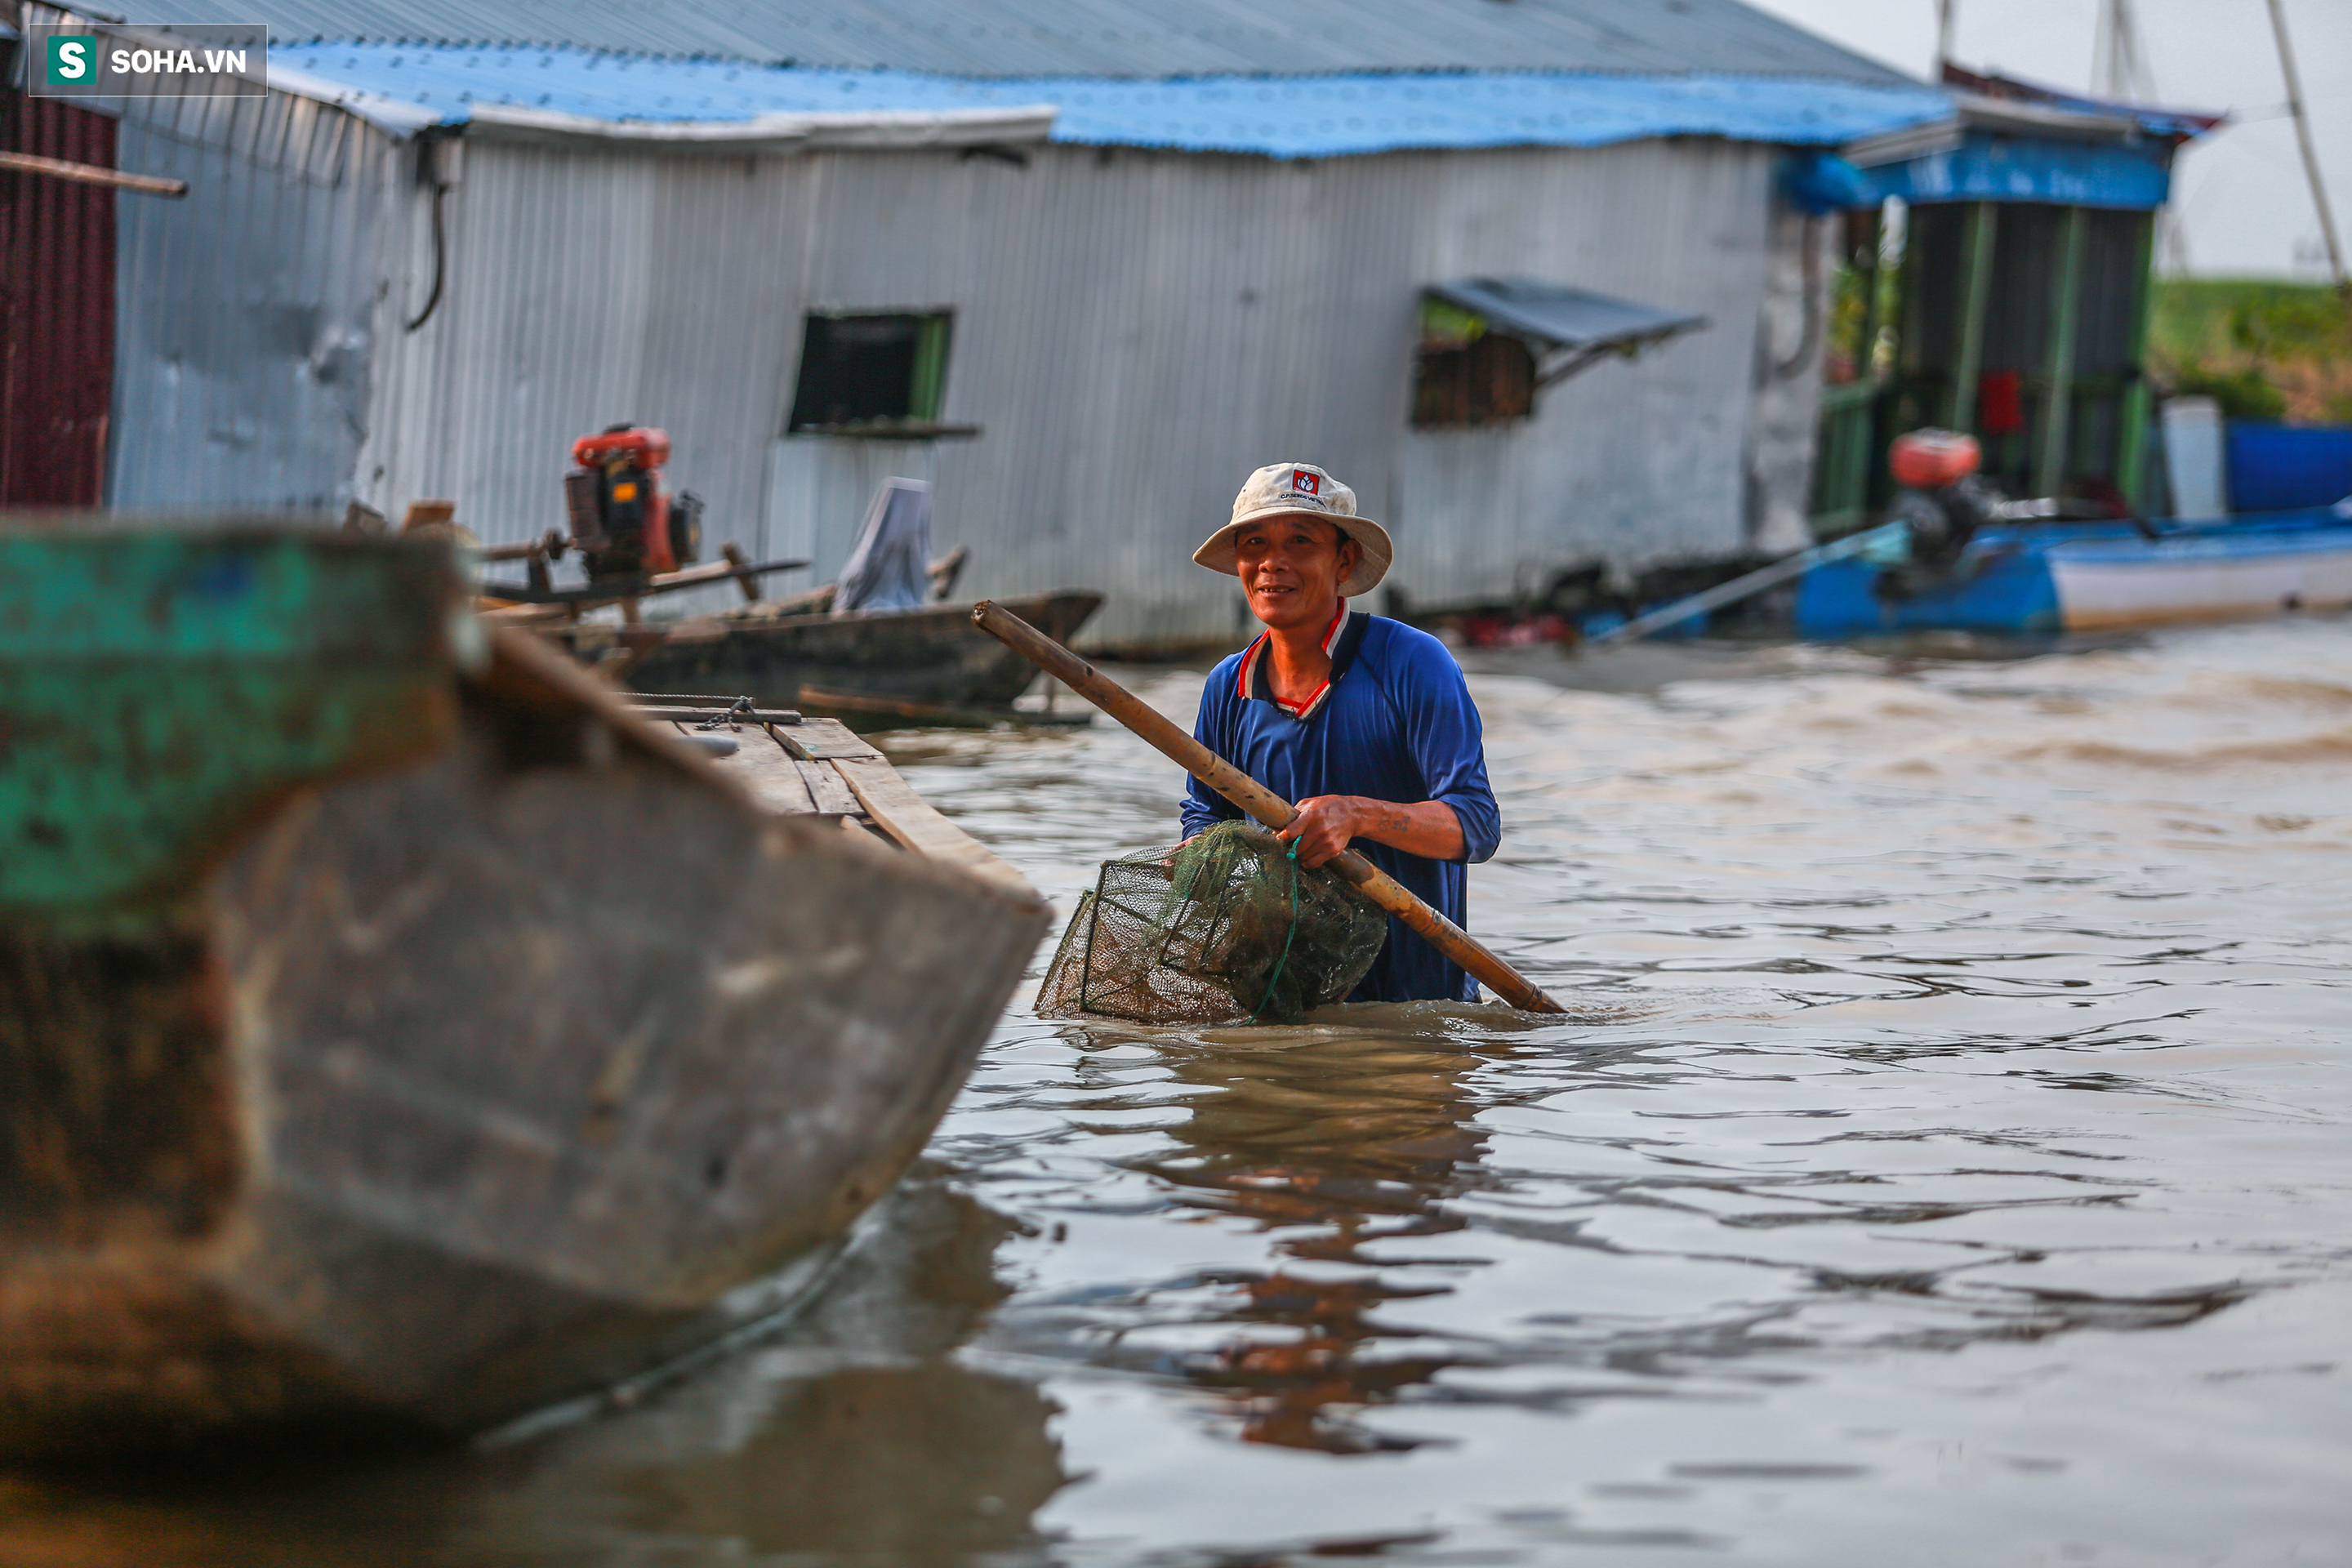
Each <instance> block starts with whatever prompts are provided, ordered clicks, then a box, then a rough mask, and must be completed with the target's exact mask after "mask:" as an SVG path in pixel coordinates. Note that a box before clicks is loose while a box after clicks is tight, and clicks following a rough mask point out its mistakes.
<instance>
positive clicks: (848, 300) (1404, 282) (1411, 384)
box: [0, 0, 1951, 647]
mask: <svg viewBox="0 0 2352 1568" xmlns="http://www.w3.org/2000/svg"><path fill="white" fill-rule="evenodd" d="M24 9H25V16H26V20H27V21H28V22H29V21H37V20H43V19H47V20H73V19H75V18H74V17H73V15H72V14H71V13H68V12H64V11H58V10H55V9H52V8H50V7H47V6H45V5H38V4H31V3H28V4H26V6H25V8H24ZM215 12H217V13H218V15H217V16H215V15H214V13H215ZM173 15H174V16H175V17H177V18H179V19H180V20H181V21H207V20H217V21H224V22H226V21H239V22H249V21H253V20H257V19H258V20H264V21H267V22H268V23H269V25H270V26H271V28H272V39H273V43H272V47H271V49H270V53H269V66H268V91H267V93H266V95H264V96H260V97H244V98H233V99H232V98H181V99H165V98H151V99H124V100H117V101H112V102H100V103H94V104H83V105H79V106H61V105H59V104H58V103H56V102H54V101H51V100H44V99H40V98H38V97H26V96H25V95H24V93H23V91H21V90H18V89H11V96H10V98H9V100H8V118H9V132H8V134H9V135H10V136H12V137H13V138H15V140H12V141H11V142H9V143H8V144H9V145H12V146H16V147H18V148H19V149H20V150H23V151H30V152H41V151H43V150H44V148H45V147H49V146H64V145H66V144H67V143H68V142H71V145H72V146H73V147H74V148H76V149H79V151H78V152H75V153H58V154H57V155H59V156H71V157H79V158H80V159H83V160H86V161H96V162H107V163H113V164H114V165H116V166H118V167H120V168H121V169H123V170H127V171H135V172H138V173H140V174H149V175H156V176H163V177H167V178H175V179H181V180H184V181H185V182H186V183H187V185H188V192H187V195H185V196H184V198H181V199H176V200H174V199H166V198H159V197H154V196H150V195H139V194H134V193H128V192H121V193H118V192H112V191H98V192H96V194H91V192H90V190H89V188H84V187H76V188H75V194H70V195H68V196H67V197H63V198H59V197H57V196H56V195H55V193H47V194H43V195H38V196H35V195H27V194H26V193H27V192H29V191H31V189H32V187H33V185H34V184H36V183H37V181H38V180H39V178H40V177H39V176H35V175H27V174H0V187H5V190H0V224H4V225H5V226H6V232H5V234H0V245H5V247H7V253H8V254H9V255H10V257H11V258H12V261H11V266H12V268H15V267H16V266H17V265H19V264H18V262H16V260H15V259H13V258H19V257H27V258H32V261H31V263H30V265H34V266H36V267H37V268H47V270H46V272H45V274H44V276H45V277H47V279H48V280H49V281H48V282H47V283H46V284H45V285H44V287H46V288H48V289H50V290H51V292H52V293H53V294H58V295H59V296H60V297H61V298H63V299H65V300H66V301H67V304H68V307H70V309H71V310H72V312H73V313H74V314H75V316H76V319H78V320H80V321H84V322H86V323H88V330H86V331H84V332H83V333H82V334H81V336H80V337H79V339H78V340H77V341H76V342H75V343H73V344H72V345H70V346H69V347H68V348H67V349H61V350H60V351H59V352H60V353H65V354H67V355H68V358H69V359H70V364H71V369H72V372H73V374H72V376H71V377H69V378H67V380H69V381H70V383H71V384H72V385H73V386H75V387H77V388H79V391H78V392H77V393H76V394H75V396H76V397H77V398H79V400H80V401H79V405H75V406H71V407H68V406H67V405H66V404H65V403H63V402H60V401H58V398H57V397H54V396H50V397H48V400H47V402H46V403H44V404H43V405H42V407H43V409H44V410H45V412H44V414H43V417H47V418H48V419H49V420H50V422H51V423H52V424H56V425H59V426H60V427H65V426H70V429H71V430H72V431H73V432H74V433H75V434H74V435H73V437H72V439H73V440H74V441H75V442H77V443H79V445H78V446H77V447H75V452H76V453H77V454H78V456H77V457H76V458H75V459H74V461H73V462H71V463H67V464H63V465H60V464H58V463H50V464H48V465H47V467H43V466H42V465H40V464H34V465H32V466H31V467H29V468H28V467H26V465H24V464H22V463H18V464H16V466H15V467H10V466H8V464H9V461H10V460H9V459H7V458H5V446H0V501H5V502H13V503H16V504H23V503H26V502H34V501H49V502H62V503H68V504H82V505H88V504H96V503H100V502H103V503H105V504H108V505H111V506H114V507H118V508H138V509H150V508H164V509H174V510H182V509H188V508H204V509H227V508H235V509H258V510H282V509H305V510H325V511H328V512H340V511H341V510H342V509H343V508H344V507H345V506H347V505H348V504H350V503H352V502H357V503H360V504H362V505H366V506H369V507H373V508H374V509H376V510H380V511H383V512H386V513H388V514H391V515H394V516H397V515H399V513H400V512H401V510H402V509H403V508H404V506H405V505H406V504H407V503H408V502H410V501H411V500H416V499H419V498H427V497H432V498H448V499H451V500H455V501H456V503H457V515H458V517H459V519H460V521H464V522H465V523H467V525H468V526H470V527H472V528H473V529H474V530H475V531H477V532H478V533H479V534H481V535H482V536H483V537H484V538H485V539H486V540H488V541H489V542H510V541H519V540H523V539H528V538H531V537H535V536H536V535H538V534H539V533H541V531H544V530H546V529H548V528H550V527H551V526H556V525H558V524H560V523H561V522H562V516H563V513H562V488H561V476H562V470H563V469H564V468H565V467H566V466H567V464H568V452H569V447H570V444H571V442H572V439H573V438H574V437H577V436H580V435H582V434H584V433H588V432H591V431H594V430H597V429H599V428H602V427H603V426H607V425H611V424H614V423H616V422H620V421H630V422H643V423H647V424H653V425H658V426H663V427H664V428H666V429H667V430H668V431H669V432H670V434H671V436H672V437H673V440H674V446H675V456H674V458H673V459H672V462H671V466H670V469H669V472H670V474H671V476H672V478H673V479H674V481H675V482H676V483H677V485H679V486H681V487H683V488H686V489H692V490H694V491H695V492H697V493H698V495H699V496H701V498H702V499H703V500H704V501H705V503H706V510H705V513H704V526H705V533H706V538H707V539H709V540H710V541H711V542H714V543H715V542H717V541H721V540H725V541H732V542H737V543H740V545H741V546H742V547H743V548H744V549H745V550H746V551H748V552H751V553H753V554H755V555H758V556H761V557H762V558H775V557H781V556H789V555H808V556H811V557H813V558H814V563H815V565H814V571H815V574H816V577H817V578H821V577H822V576H824V574H830V573H831V572H832V571H833V570H834V569H835V568H836V567H837V566H838V565H839V564H840V563H841V561H842V558H843V557H844V555H845V552H846V551H847V549H848V547H849V545H850V542H851V536H852V533H853V531H854V529H855V526H856V522H857V521H858V519H859V517H860V515H861V514H862V511H863V509H864V507H865V504H866V500H867V499H868V498H869V497H870V496H871V495H872V494H873V492H874V490H875V489H876V487H877V485H878V484H879V483H880V481H881V480H883V479H886V478H887V477H890V476H894V475H904V476H908V477H911V478H916V479H925V480H928V481H930V482H931V483H932V484H933V485H935V487H936V495H937V515H936V524H935V527H936V535H937V538H938V540H939V542H940V544H941V545H942V546H945V545H950V544H958V543H961V544H964V545H966V546H968V547H969V548H970V551H971V567H970V569H969V572H968V574H967V575H966V576H965V579H964V585H965V587H966V588H967V589H970V590H972V591H975V592H977V593H979V594H982V595H1010V594H1014V593H1020V592H1024V591H1029V590H1044V589H1050V588H1055V587H1060V586H1065V585H1078V586H1087V587H1094V588H1099V589H1101V590H1103V591H1105V592H1106V593H1107V594H1108V595H1109V599H1108V604H1107V605H1106V606H1105V608H1104V610H1103V612H1102V613H1101V614H1100V616H1097V619H1096V621H1095V622H1094V623H1093V626H1092V627H1091V628H1090V629H1091V634H1092V636H1093V637H1096V638H1097V639H1098V641H1099V642H1100V643H1102V644H1104V645H1108V646H1117V647H1173V646H1177V645H1183V644H1199V643H1203V642H1214V641H1218V640H1222V639H1227V638H1230V637H1232V636H1233V635H1234V632H1235V630H1236V629H1237V621H1238V616H1239V614H1240V606H1239V604H1238V600H1237V596H1236V595H1234V594H1233V593H1232V591H1231V589H1230V587H1229V586H1225V585H1221V584H1220V583H1219V582H1218V580H1216V579H1214V578H1213V577H1211V576H1210V575H1209V574H1204V573H1201V572H1199V571H1198V570H1197V569H1195V568H1193V567H1192V566H1191V565H1190V563H1189V560H1188V558H1189V555H1190V552H1191V551H1192V547H1193V546H1194V545H1195V544H1196V543H1197V542H1199V540H1200V538H1201V537H1202V534H1203V533H1205V532H1206V531H1207V530H1208V529H1209V528H1210V527H1211V526H1213V524H1214V523H1216V522H1217V521H1221V520H1222V519H1223V516H1224V515H1225V513H1226V510H1227V508H1228V507H1229V505H1230V502H1231V497H1232V494H1233V491H1234V489H1235V487H1236V486H1237V485H1238V483H1239V481H1240V479H1242V477H1243V476H1244V475H1246V474H1247V473H1248V472H1249V471H1250V470H1251V469H1252V468H1255V467H1257V466H1259V465H1260V464H1262V463H1265V462H1268V461H1274V460H1278V459H1280V458H1286V457H1295V458H1305V459H1310V460H1313V461H1316V462H1318V463H1321V464H1324V465H1326V466H1328V468H1331V469H1332V470H1334V471H1335V472H1337V473H1339V475H1341V476H1342V477H1343V478H1345V479H1348V480H1349V482H1350V483H1351V484H1353V485H1354V486H1356V488H1357V489H1358V490H1359V492H1360V496H1361V500H1362V505H1363V508H1364V510H1366V511H1367V512H1368V513H1369V514H1370V515H1373V516H1376V517H1379V518H1381V519H1382V520H1383V521H1386V522H1387V523H1389V525H1390V526H1391V529H1392V530H1393V531H1394V533H1395V535H1396V539H1397V543H1398V548H1399V558H1398V563H1397V566H1396V569H1395V572H1394V574H1393V575H1392V578H1391V584H1392V586H1393V587H1394V588H1395V590H1396V591H1397V593H1398V594H1399V595H1402V596H1404V597H1406V598H1408V599H1409V600H1410V601H1411V602H1412V604H1414V605H1424V606H1426V605H1461V604H1472V603H1480V602H1486V603H1492V602H1495V601H1497V600H1507V599H1511V598H1514V597H1525V596H1527V595H1532V594H1535V593H1538V592H1540V591H1541V590H1542V588H1543V587H1544V585H1545V584H1546V583H1547V582H1549V580H1551V579H1552V578H1553V577H1555V576H1556V575H1558V574H1560V573H1562V572H1564V571H1568V570H1571V569H1575V568H1580V567H1582V568H1591V567H1594V566H1599V567H1601V568H1604V569H1606V570H1608V571H1610V572H1612V573H1616V574H1631V573H1634V572H1639V571H1641V570H1643V569H1645V568H1648V567H1651V566H1654V565H1657V564H1659V563H1672V562H1678V561H1691V560H1708V559H1724V558H1732V557H1740V556H1745V555H1748V554H1750V553H1752V552H1756V551H1759V550H1768V549H1778V548H1785V547H1789V546H1791V545H1794V544H1798V543H1801V542H1803V539H1804V531H1805V525H1806V520H1807V516H1808V513H1809V511H1810V510H1813V507H1812V501H1813V467H1814V465H1813V452H1814V443H1815V439H1816V428H1817V423H1818V416H1819V409H1818V397H1819V394H1820V389H1821V380H1822V357H1823V356H1822V344H1823V340H1824V336H1825V333H1824V331H1823V320H1822V318H1823V313H1824V310H1825V297H1826V288H1827V285H1826V282H1825V268H1824V266H1823V261H1824V258H1825V256H1826V254H1827V251H1828V248H1829V247H1830V245H1831V243H1832V239H1831V234H1832V228H1833V226H1834V225H1833V224H1832V222H1830V221H1827V220H1822V219H1817V218H1815V217H1813V216H1808V215H1807V213H1806V212H1805V211H1804V210H1802V208H1801V206H1800V205H1796V204H1794V203H1792V201H1791V199H1790V195H1789V189H1790V175H1791V171H1792V169H1794V168H1796V167H1798V166H1800V165H1801V164H1803V163H1805V161H1806V160H1808V159H1810V158H1811V157H1812V156H1814V155H1815V154H1816V153H1820V152H1822V150H1827V149H1834V148H1838V147H1843V146H1846V145H1848V144H1851V143H1853V142H1867V141H1868V140H1870V139H1873V138H1884V137H1885V136H1887V135H1888V134H1890V133H1894V132H1904V131H1906V130H1914V129H1916V128H1920V127H1927V126H1934V125H1937V124H1944V123H1948V121H1950V119H1951V106H1950V102H1949V100H1948V98H1947V96H1946V95H1945V94H1944V93H1943V92H1942V91H1940V90H1937V89H1929V88H1927V87H1926V86H1925V85H1923V84H1920V83H1916V82H1912V81H1909V80H1907V79H1904V78H1902V77H1901V76H1899V75H1897V74H1896V73H1894V72H1892V71H1889V70H1887V69H1886V68H1883V67H1880V66H1878V65H1876V64H1874V63H1873V62H1870V61H1867V60H1864V59H1862V58H1858V57H1855V56H1853V55H1851V54H1848V53H1846V52H1844V51H1843V50H1841V49H1839V48H1837V47H1833V46H1832V45H1830V44H1828V43H1827V42H1825V41H1823V40H1822V39H1819V38H1817V37H1812V36H1811V35H1808V34H1806V33H1803V32H1801V31H1800V30H1798V29H1795V28H1793V27H1790V26H1787V25H1785V24H1783V23H1780V22H1779V21H1777V20H1774V19H1772V18H1769V17H1767V16H1764V15H1762V14H1761V13H1759V12H1757V11H1754V10H1751V9H1749V8H1748V7H1746V6H1743V5H1738V4H1735V3H1733V0H1514V3H1512V4H1507V5H1506V4H1498V3H1496V0H1347V3H1344V4H1343V3H1341V0H1296V3H1290V4H1286V5H1282V6H1279V7H1274V8H1267V7H1244V6H1234V7H1231V8H1230V9H1218V8H1214V7H1209V6H1202V5H1185V6H1177V5H1165V4H1154V3H1152V0H1095V3H1092V4H1089V5H1087V6H1086V7H1085V8H1084V9H1083V10H1080V9H1079V8H1078V7H1076V6H1075V5H1043V6H1041V5H1034V4H1033V5H1015V4H1013V0H997V3H986V4H961V3H960V4H958V5H940V4H936V3H932V0H904V3H901V4H894V5H885V4H883V3H882V0H845V3H841V4H830V5H826V6H824V7H823V8H822V10H821V12H820V11H819V10H818V9H816V8H813V7H800V6H791V7H785V6H782V5H779V4H775V3H770V4H763V5H750V6H746V7H726V8H722V7H717V6H705V5H673V6H665V7H653V8H624V7H587V6H583V7H576V8H570V9H566V8H560V7H547V6H541V5H522V4H519V3H510V0H481V3H478V4H467V5H457V4H455V3H454V0H401V3H400V4H398V5H394V4H391V3H390V0H253V3H251V4H247V0H236V4H235V5H228V4H226V0H222V3H221V4H218V5H215V4H212V3H211V0H205V3H194V4H183V5H177V6H175V7H174V9H173ZM89 26H92V27H94V28H96V29H98V30H100V31H107V32H121V31H123V29H121V27H119V26H115V25H112V24H105V23H100V22H96V21H94V20H93V21H90V22H89ZM20 53H21V51H20ZM14 80H16V82H17V83H18V88H19V89H22V88H24V87H27V86H30V85H32V84H31V82H30V79H28V78H27V77H26V74H25V70H24V66H23V63H22V61H21V59H20V60H19V62H18V65H17V70H16V77H15V78H14ZM93 119H102V120H104V121H107V123H106V125H105V126H104V127H103V128H102V129H100V130H92V129H91V128H90V126H89V124H88V123H87V121H91V120H93ZM28 135H29V136H31V137H32V138H33V139H34V140H33V141H32V142H27V141H26V140H25V138H26V137H27V136H28ZM41 138H47V139H48V140H47V142H42V141H41V140H40V139H41ZM45 190H46V187H45ZM11 193H13V194H11ZM59 200H63V201H65V203H66V205H67V206H72V205H73V204H75V203H79V206H78V207H75V208H74V210H73V211H71V212H68V211H66V208H65V207H62V206H59V205H58V201H59ZM45 202H46V203H48V204H49V205H47V206H43V205H41V204H42V203H45ZM75 300H79V305H75V304H74V303H73V302H74V301H75ZM6 320H9V321H16V320H17V318H16V317H13V316H12V317H8V318H6ZM9 330H10V331H17V330H18V329H17V328H13V327H12V328H10V329H9ZM4 363H5V366H6V368H5V372H0V374H5V377H7V378H8V385H7V387H6V388H5V389H0V412H5V409H6V408H8V407H14V406H18V405H28V398H29V395H28V394H27V392H26V380H25V378H26V376H27V375H28V374H32V375H44V374H53V372H54V371H55V369H56V366H55V365H54V364H52V365H51V366H50V367H49V368H47V369H43V370H38V371H34V372H27V371H26V369H25V368H24V360H23V356H22V355H18V354H13V353H12V354H11V355H10V356H8V357H6V358H5V362H4ZM56 384H57V385H60V386H62V385H64V384H67V383H66V381H63V380H61V381H58V382H57V383H56ZM45 396H47V395H46V394H45ZM8 399H16V403H14V404H12V403H10V402H8V401H7V400H8ZM31 401H38V400H37V399H35V400H31ZM19 423H22V421H19ZM11 428H15V426H11ZM40 444H41V443H40V442H39V441H35V442H34V443H33V445H35V446H39V445H40ZM60 449H61V448H60ZM44 487H46V489H44Z"/></svg>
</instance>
